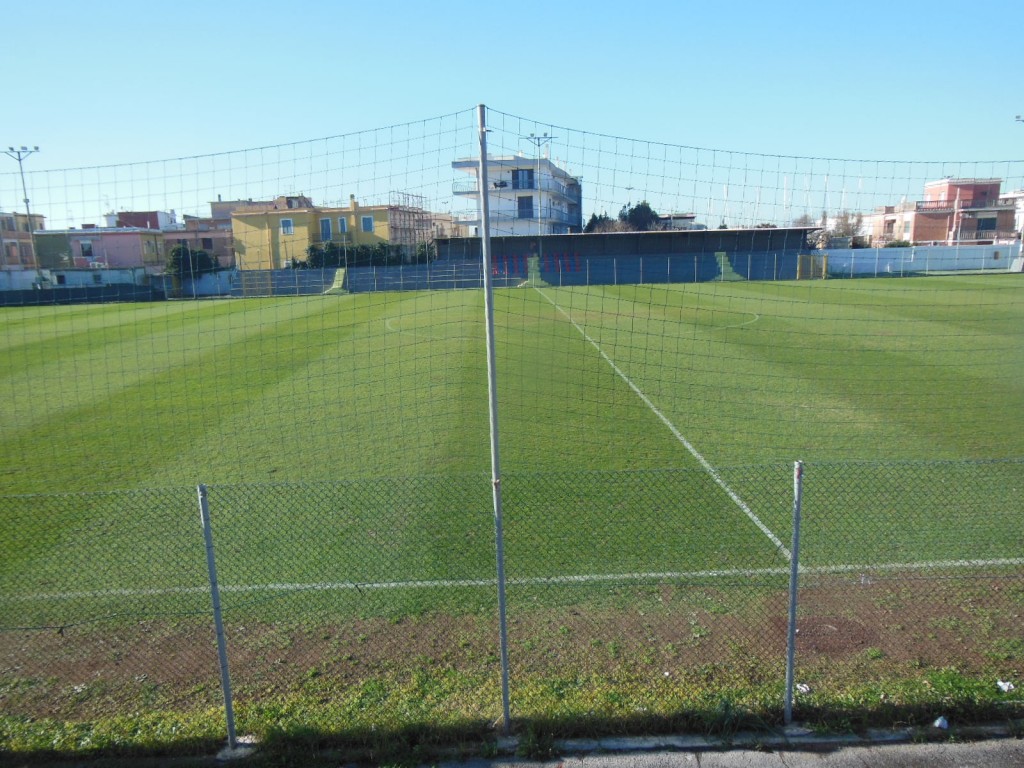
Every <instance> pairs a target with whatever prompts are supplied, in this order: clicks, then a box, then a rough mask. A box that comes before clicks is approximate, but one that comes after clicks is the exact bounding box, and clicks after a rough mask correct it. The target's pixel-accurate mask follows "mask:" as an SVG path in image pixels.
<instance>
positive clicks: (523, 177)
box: [512, 168, 533, 189]
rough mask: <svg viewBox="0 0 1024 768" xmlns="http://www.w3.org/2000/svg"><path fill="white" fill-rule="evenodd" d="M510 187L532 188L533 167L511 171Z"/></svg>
mask: <svg viewBox="0 0 1024 768" xmlns="http://www.w3.org/2000/svg"><path fill="white" fill-rule="evenodd" d="M512 189H533V168H516V169H515V170H514V171H512Z"/></svg>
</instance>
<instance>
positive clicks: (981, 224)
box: [978, 217, 996, 232]
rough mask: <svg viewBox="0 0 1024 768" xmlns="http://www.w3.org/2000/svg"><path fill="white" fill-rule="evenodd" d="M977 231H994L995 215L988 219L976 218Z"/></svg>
mask: <svg viewBox="0 0 1024 768" xmlns="http://www.w3.org/2000/svg"><path fill="white" fill-rule="evenodd" d="M978 231H979V232H995V231H996V220H995V217H992V218H988V219H978Z"/></svg>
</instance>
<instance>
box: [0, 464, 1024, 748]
mask: <svg viewBox="0 0 1024 768" xmlns="http://www.w3.org/2000/svg"><path fill="white" fill-rule="evenodd" d="M1022 478H1024V461H1022V460H1011V461H997V462H956V463H952V462H950V463H914V464H852V463H841V464H812V465H808V466H807V467H805V468H804V473H803V479H802V481H801V483H800V484H798V485H797V486H796V488H795V487H794V481H793V471H792V467H790V466H788V465H770V466H756V467H738V468H728V469H720V470H717V471H716V472H714V473H708V472H704V471H690V470H687V471H674V470H665V471H645V472H608V473H597V472H595V473H551V474H536V473H535V474H509V475H506V476H505V477H504V478H503V479H502V484H503V491H504V530H503V542H502V543H503V545H504V546H503V553H504V561H503V565H504V572H505V574H506V583H505V585H504V586H505V588H506V590H507V603H506V604H505V606H504V607H505V609H506V610H505V615H504V617H502V616H500V612H499V602H498V594H499V589H498V587H499V580H498V577H497V573H498V569H497V562H498V560H497V555H496V552H497V551H498V549H497V547H496V539H495V533H496V526H495V518H494V515H493V509H492V503H491V484H490V480H489V478H487V477H482V476H479V475H469V476H461V477H458V476H457V477H416V478H404V479H403V478H386V479H374V480H359V481H352V482H339V483H331V484H291V485H246V486H215V487H210V488H209V489H204V490H205V491H206V497H205V500H206V504H207V507H208V510H209V520H210V521H211V525H210V527H209V529H208V531H207V532H208V533H209V535H210V539H211V541H212V545H213V547H212V552H213V554H214V557H213V562H214V564H215V569H216V573H217V581H216V582H215V583H216V586H217V591H216V595H217V597H219V602H220V614H221V615H220V617H218V618H219V619H222V621H223V630H224V631H223V647H224V649H225V650H226V655H227V660H228V669H229V670H230V675H231V682H232V688H233V694H234V698H233V702H234V705H235V708H236V711H238V712H239V716H240V718H241V719H242V721H243V722H242V723H240V727H241V728H244V729H247V730H255V731H260V730H266V729H267V728H269V727H287V725H288V723H304V724H306V725H310V724H313V725H314V726H315V727H317V728H321V729H324V730H327V731H332V730H333V731H335V732H337V731H343V730H345V729H351V728H356V727H365V728H373V727H376V725H377V724H379V723H387V724H388V727H404V726H417V725H423V724H425V723H430V724H433V725H440V726H443V725H445V724H452V725H457V724H459V723H486V722H491V723H493V722H497V721H500V720H501V719H502V716H503V686H502V680H503V677H504V676H503V674H502V673H503V670H502V653H501V649H502V637H503V636H502V631H501V630H502V627H503V626H504V627H506V628H507V646H506V647H507V657H508V662H509V666H508V670H507V680H508V692H509V702H510V710H511V715H512V718H513V720H516V719H520V720H529V721H554V722H561V723H570V724H571V723H576V724H591V726H593V724H594V723H595V722H600V721H615V722H618V723H619V724H620V726H619V727H622V726H621V723H623V722H627V723H628V722H634V721H637V722H641V723H645V724H650V723H651V722H653V721H660V722H662V723H669V724H674V725H676V726H678V727H685V726H686V724H687V723H688V722H690V721H689V720H688V718H691V717H693V716H694V714H693V713H695V712H701V711H708V710H709V709H713V708H714V707H715V706H720V705H721V703H722V702H731V703H732V704H735V705H737V706H740V705H742V706H743V707H745V708H746V709H747V710H748V711H750V712H753V713H756V714H759V715H761V716H763V717H766V718H769V719H777V718H779V717H780V713H781V712H782V707H783V703H784V700H785V695H786V690H785V689H786V685H785V681H786V662H787V637H788V629H789V627H788V621H787V617H788V613H789V607H790V594H791V593H790V583H791V582H790V578H791V575H792V574H793V569H792V565H793V560H792V558H793V557H794V556H798V557H799V573H798V575H799V592H798V595H797V597H798V602H797V606H798V607H797V617H798V620H797V625H796V630H797V631H796V640H797V641H796V647H795V651H796V656H795V670H794V675H793V680H794V682H795V688H796V707H797V711H798V713H799V712H800V710H801V708H805V709H806V708H807V707H812V708H824V709H828V708H830V707H836V708H842V707H843V706H845V705H846V704H847V703H849V701H850V700H851V699H850V697H857V696H876V697H878V698H877V699H876V702H877V701H881V702H883V703H884V702H885V701H886V697H887V696H890V695H892V696H895V694H893V693H891V692H892V691H893V690H899V691H900V694H899V695H903V696H905V695H907V693H906V691H907V689H908V685H909V686H910V687H911V688H913V687H914V686H919V687H920V689H921V691H922V693H921V695H922V696H923V697H926V696H927V695H933V696H935V697H939V698H940V699H941V697H942V695H943V685H946V684H949V683H950V675H951V674H954V673H955V675H956V676H960V677H961V678H964V679H967V678H969V679H976V680H985V681H988V682H987V683H986V684H990V685H992V686H994V685H996V684H997V682H1011V681H1012V680H1014V679H1017V678H1019V676H1020V674H1021V670H1022V668H1024V641H1022V638H1021V634H1020V614H1021V610H1022V605H1024V578H1022V577H1024V550H1022V539H1021V535H1020V517H1019V516H1020V513H1021V510H1022V509H1024V504H1022V501H1024V480H1022ZM795 490H798V491H799V493H795ZM796 499H801V503H800V504H799V505H798V504H796V503H795V500H796ZM199 508H200V504H199V501H198V499H197V494H196V490H195V489H169V490H163V491H145V492H126V493H103V494H81V495H40V496H21V497H2V498H0V516H2V518H3V519H4V520H7V521H9V522H8V524H7V525H6V526H5V528H4V529H3V531H2V532H0V536H2V537H4V538H5V539H7V540H6V541H5V542H4V551H6V552H10V553H12V554H11V556H10V557H9V558H7V559H6V560H5V561H4V562H3V563H2V564H0V628H2V631H0V666H2V669H3V685H2V689H0V699H2V705H3V710H4V711H5V712H6V713H8V715H11V716H18V717H41V716H44V715H45V716H47V717H53V718H58V719H62V720H66V721H76V720H83V719H89V718H97V717H105V716H115V715H124V714H132V713H138V712H146V711H153V710H172V711H178V712H185V713H187V712H190V711H198V710H209V708H210V707H212V706H223V698H222V696H223V694H222V690H221V682H220V677H219V675H218V653H217V651H218V647H217V632H216V626H217V623H216V622H215V621H214V615H213V610H212V608H211V606H212V605H213V604H214V601H213V600H212V595H213V594H214V593H213V592H212V591H211V583H212V582H211V570H209V569H208V568H207V559H206V546H205V541H204V530H203V526H202V525H201V523H200V515H199ZM794 512H800V515H799V516H798V515H796V514H794ZM797 519H802V524H801V528H800V536H799V538H797V537H794V535H793V533H794V530H793V521H794V520H797ZM794 541H799V548H797V547H794V546H793V544H794ZM502 618H504V621H502V620H501V619H502ZM951 670H953V671H954V672H951ZM929 692H930V693H929ZM1007 695H1008V696H1010V697H1014V696H1017V694H1016V693H1012V692H1010V693H1008V694H1007ZM894 703H895V702H894Z"/></svg>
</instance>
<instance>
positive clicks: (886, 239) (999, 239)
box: [873, 229, 1020, 245]
mask: <svg viewBox="0 0 1024 768" xmlns="http://www.w3.org/2000/svg"><path fill="white" fill-rule="evenodd" d="M906 239H907V238H905V237H903V236H898V235H893V234H892V233H891V232H887V233H884V234H882V235H879V236H878V237H876V238H875V239H874V241H873V243H874V244H877V245H885V244H886V243H891V242H893V241H894V240H906ZM1019 239H1020V232H1014V231H1012V230H995V229H991V230H984V229H983V230H981V231H980V232H961V233H960V236H959V238H957V237H954V238H953V239H952V240H916V241H914V245H946V244H948V243H953V244H957V243H959V244H962V245H970V244H972V243H979V242H985V243H987V242H993V243H1012V242H1016V241H1017V240H1019Z"/></svg>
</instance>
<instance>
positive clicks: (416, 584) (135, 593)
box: [0, 557, 1024, 603]
mask: <svg viewBox="0 0 1024 768" xmlns="http://www.w3.org/2000/svg"><path fill="white" fill-rule="evenodd" d="M1016 565H1024V558H1020V557H1008V558H994V559H988V560H931V561H925V562H917V563H861V564H850V565H821V566H807V567H801V568H800V573H801V574H803V575H810V576H813V575H831V574H842V573H863V574H866V573H877V572H880V571H928V570H942V569H972V568H993V567H1005V566H1016ZM788 575H789V568H788V567H787V568H777V567H776V568H723V569H710V570H703V571H652V572H647V573H591V574H579V575H565V576H533V577H523V578H509V579H506V585H508V586H512V587H544V586H562V585H571V584H602V583H623V582H625V583H628V582H646V581H684V582H685V581H690V580H697V579H730V578H752V577H758V576H788ZM497 585H498V580H497V579H432V580H430V579H414V580H410V581H376V582H359V581H321V582H311V583H295V582H269V583H267V584H234V585H230V584H222V585H221V586H220V592H221V593H222V594H251V593H254V592H343V591H355V592H364V591H366V592H372V591H388V590H396V589H445V588H459V587H497ZM209 591H210V588H209V587H167V588H164V589H159V588H152V589H98V590H92V591H81V592H40V593H36V594H26V595H2V596H0V602H4V603H13V602H31V601H46V600H80V599H89V598H102V597H160V596H164V595H200V594H208V593H209Z"/></svg>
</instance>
